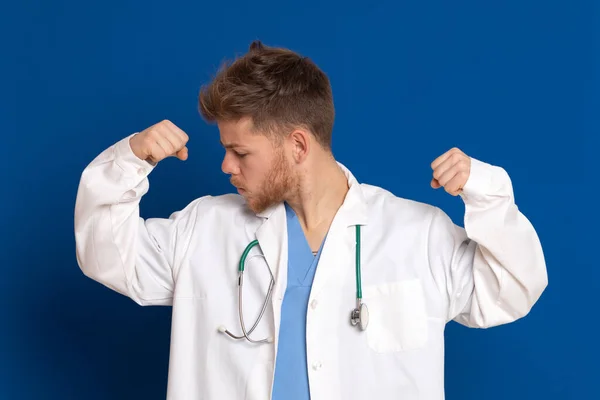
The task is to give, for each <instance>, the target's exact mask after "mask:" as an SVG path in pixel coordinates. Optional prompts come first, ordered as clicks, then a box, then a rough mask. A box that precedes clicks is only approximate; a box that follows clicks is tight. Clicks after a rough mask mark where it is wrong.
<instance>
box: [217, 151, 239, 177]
mask: <svg viewBox="0 0 600 400" xmlns="http://www.w3.org/2000/svg"><path fill="white" fill-rule="evenodd" d="M221 170H222V171H223V173H225V174H227V175H237V174H239V172H240V168H239V166H238V165H237V162H236V161H235V159H234V157H232V156H231V154H230V153H229V151H226V152H225V157H223V162H222V163H221Z"/></svg>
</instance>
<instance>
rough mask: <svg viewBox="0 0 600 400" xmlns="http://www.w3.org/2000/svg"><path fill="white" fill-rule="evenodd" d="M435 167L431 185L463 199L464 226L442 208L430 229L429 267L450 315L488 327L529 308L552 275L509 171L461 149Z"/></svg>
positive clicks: (481, 326)
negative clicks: (515, 195) (454, 220)
mask: <svg viewBox="0 0 600 400" xmlns="http://www.w3.org/2000/svg"><path fill="white" fill-rule="evenodd" d="M444 163H446V164H445V166H443V165H444ZM432 168H433V169H434V179H433V181H432V186H433V187H434V188H437V187H444V188H445V189H446V191H448V192H449V193H451V194H453V195H460V196H461V197H462V199H463V200H464V203H465V217H464V224H465V227H464V228H461V227H459V226H457V225H455V224H454V223H453V222H452V221H451V220H450V218H449V217H448V216H447V215H446V214H445V213H444V212H443V211H441V210H439V209H438V210H437V212H436V214H435V215H434V217H433V219H432V221H431V227H430V231H429V261H430V266H431V269H432V272H433V274H434V276H435V278H436V282H437V283H438V287H439V289H440V292H441V293H442V295H443V297H444V299H445V301H446V305H447V310H448V314H447V319H448V320H455V321H457V322H459V323H461V324H463V325H466V326H469V327H478V328H487V327H491V326H496V325H500V324H505V323H509V322H512V321H515V320H517V319H519V318H521V317H523V316H525V315H527V314H528V313H529V311H530V310H531V308H532V307H533V305H534V304H535V303H536V302H537V300H538V299H539V297H540V296H541V294H542V292H543V291H544V289H545V288H546V286H547V284H548V276H547V271H546V263H545V260H544V254H543V250H542V246H541V243H540V240H539V238H538V235H537V233H536V231H535V229H534V227H533V226H532V224H531V223H530V221H529V220H528V219H527V218H526V217H525V215H523V214H522V213H521V212H520V211H519V209H518V207H517V205H516V204H515V200H514V194H513V189H512V183H511V180H510V178H509V176H508V174H507V173H506V171H505V170H504V169H502V168H500V167H497V166H493V165H490V164H487V163H484V162H481V161H478V160H476V159H473V158H468V157H466V155H464V153H462V152H460V150H458V149H454V150H453V151H451V152H450V153H449V154H446V155H445V157H444V156H441V157H440V159H438V160H436V161H435V162H434V163H433V164H432ZM436 169H438V171H437V172H436ZM465 172H466V173H465Z"/></svg>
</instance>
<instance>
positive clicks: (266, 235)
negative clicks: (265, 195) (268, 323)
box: [256, 203, 288, 343]
mask: <svg viewBox="0 0 600 400" xmlns="http://www.w3.org/2000/svg"><path fill="white" fill-rule="evenodd" d="M258 216H259V217H263V218H265V221H264V222H263V224H262V225H261V226H260V227H259V228H258V230H257V231H256V238H257V239H258V243H259V245H260V248H261V250H262V252H263V254H264V256H265V259H266V261H267V264H268V265H269V268H270V269H271V272H272V273H273V277H274V279H275V287H274V288H273V297H272V299H271V306H272V311H273V317H274V326H275V332H274V338H275V343H277V337H278V336H279V325H280V321H281V318H280V311H281V303H282V299H283V294H284V293H285V289H286V286H287V259H288V258H287V254H288V239H287V224H286V215H285V206H284V205H283V203H281V204H277V205H274V206H271V207H270V208H268V209H267V210H265V211H264V212H262V213H259V214H258Z"/></svg>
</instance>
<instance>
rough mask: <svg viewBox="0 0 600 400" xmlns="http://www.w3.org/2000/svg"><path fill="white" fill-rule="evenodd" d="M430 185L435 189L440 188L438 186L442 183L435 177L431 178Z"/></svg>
mask: <svg viewBox="0 0 600 400" xmlns="http://www.w3.org/2000/svg"><path fill="white" fill-rule="evenodd" d="M430 185H431V187H432V188H434V189H438V188H440V187H441V186H442V185H440V183H439V182H438V181H437V179H435V178H434V179H432V180H431V183H430Z"/></svg>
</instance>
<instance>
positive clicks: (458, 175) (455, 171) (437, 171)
mask: <svg viewBox="0 0 600 400" xmlns="http://www.w3.org/2000/svg"><path fill="white" fill-rule="evenodd" d="M431 169H433V179H431V187H432V188H434V189H438V188H440V187H443V188H444V190H445V191H446V192H448V193H450V194H451V195H452V196H457V195H459V194H460V193H461V192H462V188H463V187H464V186H465V184H466V183H467V180H468V179H469V175H470V174H471V157H469V156H467V155H466V154H465V153H463V152H462V151H461V150H460V149H457V148H456V147H455V148H452V149H450V150H448V151H447V152H445V153H444V154H442V155H441V156H439V157H438V158H436V159H435V160H434V161H433V162H432V163H431Z"/></svg>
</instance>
